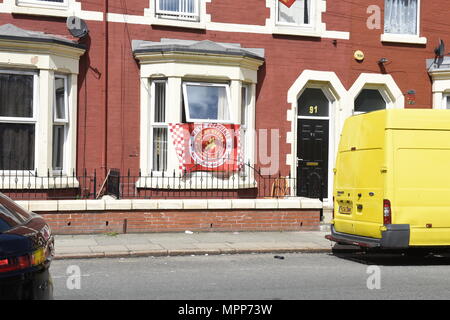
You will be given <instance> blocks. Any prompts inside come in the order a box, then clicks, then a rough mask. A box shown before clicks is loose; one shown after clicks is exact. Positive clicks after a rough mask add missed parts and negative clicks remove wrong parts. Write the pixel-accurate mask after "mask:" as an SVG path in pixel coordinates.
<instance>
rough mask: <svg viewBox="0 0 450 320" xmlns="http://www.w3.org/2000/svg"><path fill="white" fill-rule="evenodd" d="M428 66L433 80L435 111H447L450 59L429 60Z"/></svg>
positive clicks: (449, 91) (449, 89) (449, 93)
mask: <svg viewBox="0 0 450 320" xmlns="http://www.w3.org/2000/svg"><path fill="white" fill-rule="evenodd" d="M426 66H427V68H428V70H429V74H430V76H431V78H432V80H433V86H432V91H433V109H445V108H446V104H447V101H446V99H447V97H448V96H449V95H450V58H449V57H444V58H443V59H442V61H436V60H435V61H433V60H427V63H426Z"/></svg>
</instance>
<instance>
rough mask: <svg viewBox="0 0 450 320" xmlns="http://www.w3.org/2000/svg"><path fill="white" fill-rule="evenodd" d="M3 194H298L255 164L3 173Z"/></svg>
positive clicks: (288, 179) (292, 181) (292, 183)
mask: <svg viewBox="0 0 450 320" xmlns="http://www.w3.org/2000/svg"><path fill="white" fill-rule="evenodd" d="M0 192H2V193H4V194H6V195H7V196H9V197H11V198H13V199H16V200H44V199H45V200H51V199H99V198H101V197H102V196H104V195H111V196H113V197H115V198H117V199H182V198H184V199H190V198H193V199H194V198H206V199H239V198H252V199H255V198H288V197H296V196H297V181H296V178H295V177H292V176H290V174H287V175H286V174H284V175H283V174H282V173H281V172H277V173H275V174H265V172H264V169H262V168H255V167H253V166H252V165H250V164H241V165H240V166H239V168H236V166H234V165H230V168H229V170H213V171H197V170H195V168H194V170H191V171H189V172H188V171H175V170H174V171H172V172H170V173H168V172H153V171H151V172H149V173H148V174H143V173H142V172H141V171H140V170H139V171H137V170H134V171H133V170H131V169H128V170H126V171H125V172H123V171H120V170H118V169H109V170H104V169H102V170H95V169H94V170H87V169H83V170H80V171H79V173H78V174H77V173H76V172H75V171H72V172H71V173H69V174H67V173H66V174H63V173H57V174H55V173H53V172H50V171H47V173H46V175H42V174H41V175H39V174H38V172H37V170H34V171H16V172H13V171H9V172H8V174H6V173H0Z"/></svg>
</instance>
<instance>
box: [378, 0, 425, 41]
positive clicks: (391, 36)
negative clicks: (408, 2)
mask: <svg viewBox="0 0 450 320" xmlns="http://www.w3.org/2000/svg"><path fill="white" fill-rule="evenodd" d="M420 13H421V0H417V32H416V34H415V35H412V34H395V33H383V34H381V37H380V40H381V42H393V43H409V44H418V45H425V44H427V38H426V37H421V36H420V25H421V24H420V16H421V14H420ZM383 29H384V28H383Z"/></svg>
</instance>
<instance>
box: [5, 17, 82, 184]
mask: <svg viewBox="0 0 450 320" xmlns="http://www.w3.org/2000/svg"><path fill="white" fill-rule="evenodd" d="M17 34H20V35H21V36H17ZM11 36H14V38H13V39H12V38H11ZM36 39H37V38H35V32H33V31H28V30H24V29H21V28H18V27H16V26H8V27H7V28H4V30H3V33H2V34H1V35H0V49H1V51H2V52H4V53H5V54H4V55H0V65H2V66H5V67H3V69H1V68H0V176H1V177H8V176H14V177H16V178H17V177H19V176H21V177H22V178H19V179H9V178H8V179H6V178H5V179H1V181H0V189H22V188H26V189H47V188H72V187H77V186H78V182H77V181H76V179H72V181H71V182H70V183H67V182H63V178H62V176H66V175H68V174H72V173H73V172H74V170H75V167H76V120H77V91H78V89H77V83H78V71H79V58H80V56H81V55H82V54H83V53H84V51H85V50H84V47H83V46H82V45H80V44H78V43H75V42H72V41H70V40H67V39H65V38H58V40H59V41H58V42H55V38H54V36H52V35H46V34H44V33H40V34H39V38H38V40H39V41H36ZM62 53H64V54H62ZM11 61H14V64H13V65H14V67H12V66H11V65H12V64H11ZM6 66H7V67H6ZM19 66H20V67H19ZM49 174H50V175H53V177H54V179H47V180H45V181H44V180H40V181H39V180H38V179H34V180H33V179H25V177H31V176H36V177H47V176H48V175H49ZM59 177H61V178H59Z"/></svg>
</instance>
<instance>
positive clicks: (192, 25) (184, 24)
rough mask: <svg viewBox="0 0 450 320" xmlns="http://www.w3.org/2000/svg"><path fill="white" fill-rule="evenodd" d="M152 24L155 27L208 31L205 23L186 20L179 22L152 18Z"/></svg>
mask: <svg viewBox="0 0 450 320" xmlns="http://www.w3.org/2000/svg"><path fill="white" fill-rule="evenodd" d="M150 24H151V25H155V26H166V27H178V28H189V29H200V30H206V25H205V23H203V22H195V21H184V20H177V19H167V18H158V17H152V18H151V19H150Z"/></svg>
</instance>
